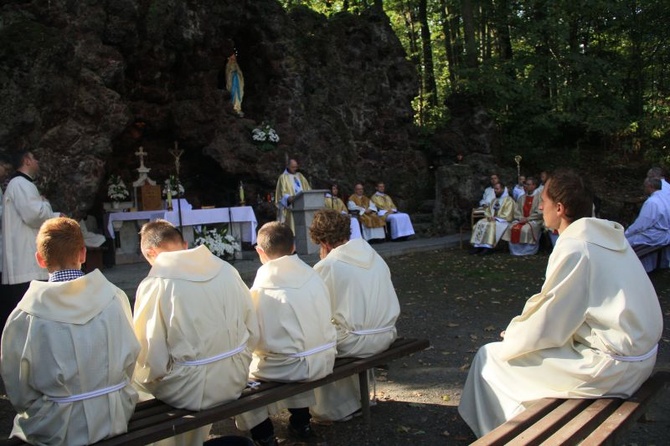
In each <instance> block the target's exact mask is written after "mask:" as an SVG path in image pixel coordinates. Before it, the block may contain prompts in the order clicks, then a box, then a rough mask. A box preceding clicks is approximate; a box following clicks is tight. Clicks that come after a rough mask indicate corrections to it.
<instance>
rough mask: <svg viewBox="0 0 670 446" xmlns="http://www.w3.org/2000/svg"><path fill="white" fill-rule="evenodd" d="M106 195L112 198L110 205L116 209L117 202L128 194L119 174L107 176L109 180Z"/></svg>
mask: <svg viewBox="0 0 670 446" xmlns="http://www.w3.org/2000/svg"><path fill="white" fill-rule="evenodd" d="M107 196H108V197H109V199H110V200H112V207H113V208H114V209H118V208H119V202H120V201H123V200H125V199H126V198H128V197H129V196H130V192H128V188H127V187H126V183H124V182H123V180H122V179H121V177H120V176H118V175H110V176H109V180H107Z"/></svg>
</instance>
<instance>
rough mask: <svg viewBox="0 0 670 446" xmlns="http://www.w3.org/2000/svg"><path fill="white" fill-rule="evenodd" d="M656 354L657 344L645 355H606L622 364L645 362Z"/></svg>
mask: <svg viewBox="0 0 670 446" xmlns="http://www.w3.org/2000/svg"><path fill="white" fill-rule="evenodd" d="M656 352H658V344H656V345H654V347H653V348H652V349H651V350H649V351H648V352H647V353H645V354H644V355H640V356H619V355H612V354H610V353H607V356H609V357H610V358H612V359H614V360H617V361H622V362H641V361H646V360H647V359H649V358H651V357H652V356H654V355H655V354H656Z"/></svg>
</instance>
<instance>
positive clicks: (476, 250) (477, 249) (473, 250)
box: [470, 248, 484, 255]
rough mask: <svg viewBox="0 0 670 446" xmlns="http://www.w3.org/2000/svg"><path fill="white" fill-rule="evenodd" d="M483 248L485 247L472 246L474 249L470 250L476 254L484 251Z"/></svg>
mask: <svg viewBox="0 0 670 446" xmlns="http://www.w3.org/2000/svg"><path fill="white" fill-rule="evenodd" d="M483 249H484V248H472V249H471V250H470V254H472V255H474V254H479V253H480V252H482V250H483Z"/></svg>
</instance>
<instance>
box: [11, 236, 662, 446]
mask: <svg viewBox="0 0 670 446" xmlns="http://www.w3.org/2000/svg"><path fill="white" fill-rule="evenodd" d="M547 258H548V253H540V254H539V255H537V256H533V257H522V258H516V257H512V256H510V255H509V254H507V253H503V252H498V253H496V254H494V255H492V256H485V257H480V256H471V255H469V254H468V253H467V251H466V250H459V249H448V250H442V251H435V252H430V253H420V254H412V255H407V256H401V257H394V258H391V259H388V260H387V262H388V264H389V266H390V268H391V271H392V273H393V281H394V284H395V286H396V289H397V292H398V296H399V299H400V303H401V310H402V314H401V317H400V319H399V321H398V333H399V335H400V336H406V337H422V338H428V339H429V340H430V342H431V347H430V348H429V349H428V350H426V351H424V352H421V353H417V354H415V355H413V356H411V357H407V358H404V359H401V360H397V361H395V362H392V363H391V364H390V366H389V369H388V370H381V371H378V372H377V376H378V378H377V388H376V391H377V397H378V399H379V403H378V404H377V405H376V406H375V407H373V408H372V422H371V424H370V425H365V424H364V423H363V421H362V419H361V418H354V419H353V420H352V421H349V422H346V423H336V424H333V425H330V426H317V431H318V432H319V433H320V434H321V435H322V436H323V438H324V439H325V440H326V441H327V442H328V445H330V446H354V445H360V446H364V445H403V446H404V445H406V444H409V443H411V444H412V445H413V446H419V445H465V444H469V443H470V442H472V441H473V440H474V436H473V435H472V433H471V432H470V430H469V428H468V427H467V426H466V425H465V423H464V422H463V421H462V420H461V419H460V417H459V416H458V413H457V406H458V402H459V399H460V395H461V389H462V388H463V384H464V382H465V378H466V375H467V371H468V367H469V365H470V362H471V360H472V357H473V355H474V353H475V352H476V351H477V349H478V348H479V347H480V346H481V345H483V344H485V343H488V342H492V341H496V340H498V339H499V333H500V332H501V331H502V330H503V329H504V328H505V327H506V325H507V323H508V322H509V320H510V319H511V318H512V317H513V316H515V315H516V314H518V313H519V312H520V311H521V309H522V308H523V304H524V302H525V300H526V299H527V298H528V297H529V296H531V295H532V294H533V293H535V292H537V291H538V290H539V289H540V286H541V284H542V282H543V276H544V271H545V268H546V263H547ZM651 278H652V280H653V282H654V284H655V286H656V290H657V293H658V294H659V298H660V300H661V306H662V308H663V311H664V315H665V320H666V324H665V325H666V328H665V331H664V336H663V340H662V341H661V346H660V351H659V359H658V362H657V366H658V367H659V368H667V367H668V366H669V365H670V346H669V345H668V342H669V340H670V333H669V327H670V323H669V322H670V270H664V271H658V272H655V273H652V275H651ZM0 390H2V395H1V396H0V437H6V436H7V435H8V434H9V432H10V430H11V419H12V417H13V411H12V409H11V406H10V405H9V403H8V401H7V399H6V396H5V395H4V389H0ZM660 400H661V401H660V403H659V405H658V406H656V407H655V408H654V409H653V410H652V414H651V416H650V418H651V420H652V421H651V422H648V423H645V424H639V425H638V426H637V427H636V428H635V430H634V431H633V432H632V433H631V435H630V437H629V440H628V441H627V442H626V443H624V444H627V445H654V444H655V445H662V444H667V443H668V441H667V439H666V438H667V432H668V431H669V430H670V410H669V409H670V397H669V396H668V395H667V393H666V394H665V395H663V396H662V398H661V399H660ZM274 421H275V426H276V429H277V434H278V436H279V437H280V438H281V437H285V436H286V431H285V426H286V422H287V416H286V415H285V414H283V415H282V414H280V415H279V416H276V417H274ZM236 433H237V434H240V433H238V432H237V431H236V430H235V428H234V425H233V424H232V422H231V421H225V422H222V423H218V424H216V425H215V426H214V429H213V434H215V435H232V434H236Z"/></svg>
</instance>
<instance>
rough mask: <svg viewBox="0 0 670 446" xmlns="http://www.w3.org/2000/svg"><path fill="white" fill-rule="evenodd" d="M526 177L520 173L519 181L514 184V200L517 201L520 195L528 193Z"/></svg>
mask: <svg viewBox="0 0 670 446" xmlns="http://www.w3.org/2000/svg"><path fill="white" fill-rule="evenodd" d="M525 186H526V177H525V176H523V175H519V176H518V177H517V183H516V184H515V185H514V189H512V199H513V200H514V201H517V200H518V199H519V197H520V196H522V195H523V194H525V193H526V189H525Z"/></svg>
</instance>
